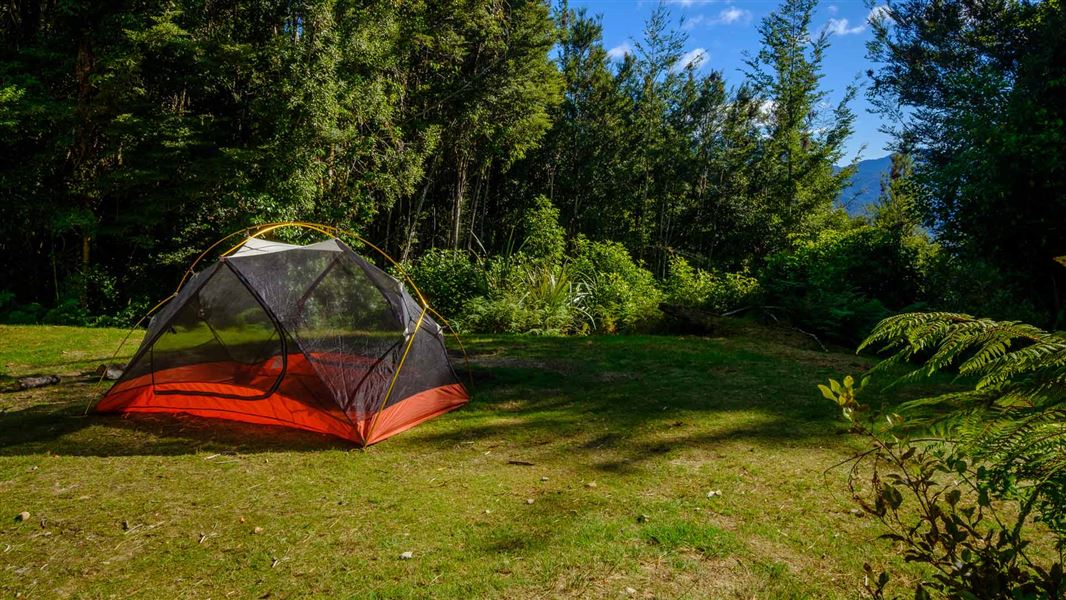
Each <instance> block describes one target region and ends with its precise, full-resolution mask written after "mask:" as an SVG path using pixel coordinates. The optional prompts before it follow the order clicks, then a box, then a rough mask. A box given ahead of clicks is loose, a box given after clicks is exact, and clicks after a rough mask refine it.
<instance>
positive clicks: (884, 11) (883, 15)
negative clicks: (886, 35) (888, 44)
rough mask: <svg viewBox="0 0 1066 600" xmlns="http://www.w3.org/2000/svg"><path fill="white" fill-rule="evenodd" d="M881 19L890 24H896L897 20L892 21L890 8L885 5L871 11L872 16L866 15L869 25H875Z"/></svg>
mask: <svg viewBox="0 0 1066 600" xmlns="http://www.w3.org/2000/svg"><path fill="white" fill-rule="evenodd" d="M880 19H884V20H885V23H888V24H892V23H895V20H893V19H892V16H891V14H890V13H889V10H888V7H887V6H885V5H884V4H882V5H880V6H875V7H873V8H872V9H870V14H868V15H866V22H867V23H873V22H874V21H877V20H880Z"/></svg>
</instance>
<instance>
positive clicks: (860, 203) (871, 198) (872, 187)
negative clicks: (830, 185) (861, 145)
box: [836, 155, 892, 216]
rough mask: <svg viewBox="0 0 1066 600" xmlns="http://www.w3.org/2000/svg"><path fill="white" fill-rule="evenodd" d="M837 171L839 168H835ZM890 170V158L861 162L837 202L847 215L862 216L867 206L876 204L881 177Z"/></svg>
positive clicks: (879, 192) (884, 157) (879, 193)
mask: <svg viewBox="0 0 1066 600" xmlns="http://www.w3.org/2000/svg"><path fill="white" fill-rule="evenodd" d="M836 169H837V170H838V171H839V170H840V168H839V167H837V168H836ZM891 169H892V156H891V155H889V156H882V157H881V158H871V159H869V160H861V161H859V164H858V165H857V169H856V170H855V174H854V175H852V176H851V182H850V183H849V184H848V186H847V187H845V188H844V191H843V192H841V193H840V198H838V199H837V201H838V202H839V203H840V205H841V206H843V207H844V208H845V209H846V210H847V211H848V214H849V215H852V216H855V215H864V214H866V207H867V205H869V204H874V203H875V202H877V198H878V196H880V195H881V176H882V175H885V174H887V173H888V172H889V171H890V170H891Z"/></svg>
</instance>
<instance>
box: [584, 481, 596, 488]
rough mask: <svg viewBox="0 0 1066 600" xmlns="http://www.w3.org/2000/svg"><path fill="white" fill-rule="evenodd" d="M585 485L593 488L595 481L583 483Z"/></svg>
mask: <svg viewBox="0 0 1066 600" xmlns="http://www.w3.org/2000/svg"><path fill="white" fill-rule="evenodd" d="M585 487H587V488H594V487H596V482H595V481H590V482H588V483H586V484H585Z"/></svg>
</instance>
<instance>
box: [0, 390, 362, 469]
mask: <svg viewBox="0 0 1066 600" xmlns="http://www.w3.org/2000/svg"><path fill="white" fill-rule="evenodd" d="M85 387H86V386H83V385H82V386H78V385H64V384H60V385H58V386H55V387H53V388H45V389H47V390H49V394H50V395H53V396H59V399H57V400H54V401H50V402H38V403H34V404H30V405H28V406H25V407H23V408H17V409H13V408H9V409H7V410H4V409H3V404H5V402H4V400H5V398H4V396H8V397H11V396H13V395H14V394H11V393H8V394H0V456H15V455H31V454H45V453H50V454H56V455H61V456H63V455H65V456H141V455H158V456H168V455H179V454H194V453H196V452H219V453H224V452H240V453H262V452H291V451H318V450H350V449H354V448H356V446H355V445H354V444H352V443H351V442H347V441H345V440H341V439H338V438H333V437H329V436H324V435H319V434H316V433H313V432H309V431H302V430H299V429H290V428H286V427H273V426H267V425H253V424H249V423H240V422H236V421H224V420H221V419H205V418H197V417H193V416H189V415H182V414H168V415H153V414H127V415H120V414H106V415H98V414H88V415H86V414H84V413H85V408H86V405H87V403H88V398H89V396H88V395H86V393H85V392H86V390H85V389H84V388H85ZM77 388H81V389H80V390H79V389H77ZM93 393H96V392H93Z"/></svg>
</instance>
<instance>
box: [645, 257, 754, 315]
mask: <svg viewBox="0 0 1066 600" xmlns="http://www.w3.org/2000/svg"><path fill="white" fill-rule="evenodd" d="M663 287H664V289H665V292H666V301H667V302H670V303H671V304H679V305H681V306H690V307H693V308H700V309H703V310H708V311H711V312H714V313H718V314H721V313H725V312H729V311H730V310H734V309H737V308H741V307H743V306H745V305H750V304H753V303H757V302H758V301H759V298H760V296H761V292H762V288H761V286H760V285H759V280H757V279H755V278H754V277H751V276H749V275H747V274H744V273H722V274H717V273H713V272H709V271H704V270H702V269H696V268H694V267H692V265H690V264H688V261H687V260H685V259H684V258H682V257H680V256H674V257H672V258H671V259H670V270H669V273H668V274H667V277H666V281H665V282H664V284H663Z"/></svg>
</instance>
